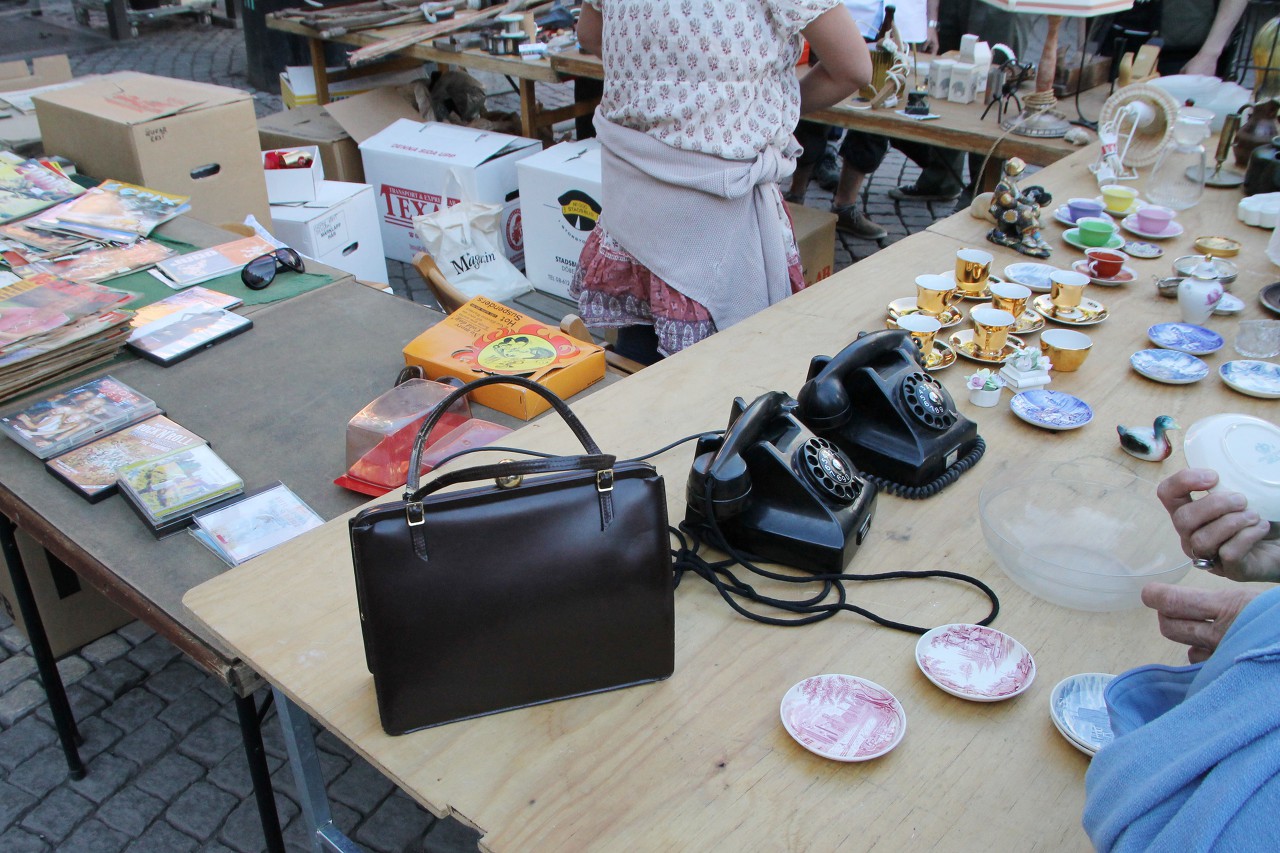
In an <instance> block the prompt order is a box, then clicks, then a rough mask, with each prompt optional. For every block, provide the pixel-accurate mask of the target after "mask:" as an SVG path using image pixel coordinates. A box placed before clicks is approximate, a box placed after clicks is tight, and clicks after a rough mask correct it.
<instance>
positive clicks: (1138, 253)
mask: <svg viewBox="0 0 1280 853" xmlns="http://www.w3.org/2000/svg"><path fill="white" fill-rule="evenodd" d="M1124 253H1125V254H1126V255H1128V256H1129V257H1131V258H1142V259H1143V260H1148V261H1149V260H1151V259H1152V258H1158V257H1160V256H1161V255H1163V254H1164V249H1162V248H1160V247H1159V246H1157V245H1156V244H1155V243H1147V242H1145V241H1142V240H1130V241H1129V242H1128V243H1125V244H1124Z"/></svg>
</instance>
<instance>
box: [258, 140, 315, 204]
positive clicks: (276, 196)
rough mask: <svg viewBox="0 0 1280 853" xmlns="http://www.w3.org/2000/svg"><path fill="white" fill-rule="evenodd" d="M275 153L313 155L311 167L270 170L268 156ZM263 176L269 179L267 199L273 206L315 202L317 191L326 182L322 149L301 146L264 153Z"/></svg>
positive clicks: (312, 146) (313, 146)
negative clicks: (303, 152)
mask: <svg viewBox="0 0 1280 853" xmlns="http://www.w3.org/2000/svg"><path fill="white" fill-rule="evenodd" d="M273 151H278V152H280V153H281V154H283V153H285V152H288V151H305V152H307V153H308V154H310V155H311V165H310V166H308V167H307V168H305V169H268V168H267V167H266V166H267V155H268V154H271V153H272V152H273ZM262 174H263V175H264V176H265V177H266V179H267V199H268V200H269V201H270V202H271V203H272V204H290V203H292V202H297V201H315V200H316V191H317V190H318V189H319V187H320V184H322V183H323V182H324V163H322V162H321V161H320V147H319V146H317V145H299V146H296V147H294V148H275V149H272V151H263V152H262Z"/></svg>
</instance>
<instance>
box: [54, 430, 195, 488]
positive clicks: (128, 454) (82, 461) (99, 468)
mask: <svg viewBox="0 0 1280 853" xmlns="http://www.w3.org/2000/svg"><path fill="white" fill-rule="evenodd" d="M204 443H205V440H204V439H203V438H201V437H200V436H198V435H196V434H195V433H194V432H192V431H191V430H189V429H187V428H185V427H183V426H181V425H180V424H177V423H174V422H173V421H171V420H169V419H168V418H166V417H165V416H164V415H156V416H155V417H151V418H147V419H146V420H145V421H139V422H138V423H136V424H132V425H130V426H127V427H124V428H123V429H119V430H117V431H116V432H113V433H111V434H110V435H104V436H103V437H102V438H99V439H96V440H94V441H91V442H89V443H88V444H82V445H81V446H79V447H77V448H76V449H75V450H69V451H67V452H66V453H63V454H62V455H60V456H55V457H53V458H52V459H50V460H49V461H48V462H46V463H45V470H47V471H48V472H49V473H50V474H52V475H53V476H54V477H56V478H57V479H59V480H61V481H62V482H64V483H66V484H67V485H68V486H70V487H71V488H72V489H74V490H75V491H76V493H77V494H79V495H80V496H81V497H83V498H84V499H85V500H87V501H88V502H89V503H97V502H98V501H100V500H102V499H104V498H108V497H110V496H111V495H114V494H115V493H116V472H117V471H119V470H120V469H121V468H123V467H124V466H126V465H132V464H133V463H135V462H143V461H146V460H148V459H155V458H156V457H157V456H163V455H164V454H166V453H170V452H172V451H174V450H180V449H182V448H184V447H194V446H195V445H197V444H204Z"/></svg>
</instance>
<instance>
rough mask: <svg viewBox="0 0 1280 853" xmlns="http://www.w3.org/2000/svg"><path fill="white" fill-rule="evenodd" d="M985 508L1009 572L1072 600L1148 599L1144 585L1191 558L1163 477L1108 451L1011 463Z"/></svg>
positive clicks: (1119, 604)
mask: <svg viewBox="0 0 1280 853" xmlns="http://www.w3.org/2000/svg"><path fill="white" fill-rule="evenodd" d="M978 514H979V517H980V519H981V521H982V534H983V536H984V537H985V538H986V541H987V547H988V548H990V549H991V553H992V555H993V556H994V557H995V558H996V563H997V564H998V565H999V566H1000V568H1001V569H1002V570H1003V571H1004V573H1005V574H1006V575H1008V576H1009V578H1010V579H1011V580H1012V581H1013V582H1014V583H1016V584H1017V585H1018V586H1020V587H1022V588H1023V589H1025V590H1026V591H1027V592H1029V593H1031V594H1032V595H1035V596H1038V597H1040V598H1043V599H1044V600H1046V601H1049V602H1052V603H1054V604H1058V605H1061V606H1063V607H1070V608H1074V609H1076V610H1097V611H1103V610H1126V609H1128V608H1131V607H1139V606H1141V604H1142V601H1141V599H1140V598H1139V593H1140V592H1141V591H1142V587H1143V586H1145V585H1146V584H1147V583H1149V582H1151V581H1163V582H1164V583H1176V582H1177V581H1179V580H1181V579H1182V577H1183V576H1184V575H1185V574H1186V573H1187V571H1188V569H1190V565H1191V564H1190V560H1189V559H1188V558H1187V557H1186V555H1185V554H1183V553H1182V548H1181V546H1180V545H1179V541H1178V535H1177V533H1176V532H1175V531H1174V529H1173V523H1172V522H1171V521H1170V520H1169V515H1168V513H1166V512H1165V510H1164V507H1163V506H1162V505H1161V503H1160V500H1159V498H1157V497H1156V484H1155V483H1154V482H1151V481H1149V480H1145V479H1143V478H1141V477H1138V476H1137V475H1135V474H1133V473H1132V472H1130V471H1129V470H1128V469H1127V468H1125V467H1124V466H1122V465H1118V464H1116V463H1114V462H1110V461H1108V460H1104V459H1098V460H1092V461H1088V460H1087V461H1085V462H1064V463H1060V464H1046V465H1040V466H1034V465H1033V466H1031V467H1029V468H1026V469H1023V468H1019V467H1012V468H1006V469H1005V470H1004V471H1002V472H997V473H996V474H995V475H994V476H993V477H992V478H991V480H989V481H988V482H987V484H986V485H985V486H983V488H982V493H981V495H980V496H979V500H978Z"/></svg>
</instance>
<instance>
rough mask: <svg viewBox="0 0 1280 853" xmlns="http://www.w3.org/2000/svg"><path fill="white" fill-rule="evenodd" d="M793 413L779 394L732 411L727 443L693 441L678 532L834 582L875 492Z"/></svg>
mask: <svg viewBox="0 0 1280 853" xmlns="http://www.w3.org/2000/svg"><path fill="white" fill-rule="evenodd" d="M794 409H795V401H794V400H792V399H791V397H789V396H788V395H787V394H784V393H783V392H781V391H771V392H769V393H767V394H764V395H762V396H760V397H759V398H757V399H756V400H755V401H754V402H753V403H751V405H749V406H748V405H747V404H746V402H745V401H744V400H743V399H742V398H741V397H739V398H737V399H735V400H734V401H733V409H732V411H731V412H730V416H729V428H728V429H727V430H726V431H725V434H724V435H723V436H719V435H707V436H703V437H702V438H700V439H699V440H698V445H697V449H696V451H695V458H694V462H693V467H692V468H691V469H690V471H689V480H688V484H687V487H686V499H687V503H688V507H687V510H686V513H685V526H687V527H689V528H691V529H693V530H694V531H696V532H698V533H699V534H700V535H701V536H702V538H703V539H704V540H706V541H708V542H709V543H712V544H716V543H717V540H723V541H724V542H726V543H728V544H729V545H731V546H732V547H734V548H736V549H739V550H742V551H745V552H747V553H749V554H750V555H753V556H754V557H755V558H758V559H761V560H767V561H770V562H777V563H785V564H786V565H789V566H794V567H796V568H799V569H802V570H805V571H812V572H819V573H839V572H840V571H841V570H842V569H843V568H844V566H845V565H846V564H847V563H848V562H849V560H850V559H852V557H853V555H854V553H855V552H856V551H857V549H858V546H859V545H861V544H862V540H863V539H864V538H865V537H866V534H867V531H868V529H869V528H870V525H871V517H872V515H873V514H874V512H875V496H876V487H875V486H874V485H873V484H871V483H869V482H867V481H866V480H864V479H863V478H862V477H860V476H858V473H857V471H856V470H855V469H854V467H853V465H852V463H851V462H850V461H849V459H848V458H847V457H846V456H845V455H844V454H843V453H842V452H840V449H839V448H838V447H836V446H835V444H833V443H832V442H830V441H828V440H826V439H823V438H818V437H817V436H815V435H814V434H813V433H812V432H811V431H810V430H809V429H808V428H807V427H805V426H804V424H802V423H801V422H800V421H799V420H798V419H797V418H796V416H795V415H794V414H793V410H794ZM707 534H710V535H707Z"/></svg>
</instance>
